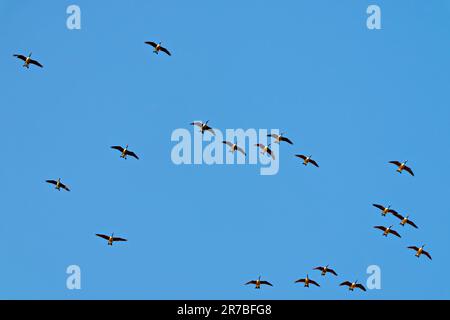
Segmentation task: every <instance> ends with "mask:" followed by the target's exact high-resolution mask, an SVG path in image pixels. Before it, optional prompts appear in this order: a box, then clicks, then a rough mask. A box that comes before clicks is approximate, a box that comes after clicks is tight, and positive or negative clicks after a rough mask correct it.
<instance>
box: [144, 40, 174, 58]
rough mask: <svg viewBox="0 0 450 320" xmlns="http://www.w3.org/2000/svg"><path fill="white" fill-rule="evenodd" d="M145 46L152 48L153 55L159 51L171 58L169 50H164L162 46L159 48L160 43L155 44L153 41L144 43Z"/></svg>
mask: <svg viewBox="0 0 450 320" xmlns="http://www.w3.org/2000/svg"><path fill="white" fill-rule="evenodd" d="M145 43H146V44H148V45H150V46H152V47H153V53H156V54H158V53H159V52H160V51H162V52H164V53H165V54H167V55H169V56H171V55H172V54H171V53H170V52H169V50H167V49H166V48H164V47H163V46H161V42H159V43H156V42H153V41H146V42H145Z"/></svg>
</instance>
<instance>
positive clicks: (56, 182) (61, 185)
mask: <svg viewBox="0 0 450 320" xmlns="http://www.w3.org/2000/svg"><path fill="white" fill-rule="evenodd" d="M45 182H47V183H50V184H53V185H55V189H57V190H58V191H61V188H63V189H64V190H66V191H70V189H69V187H68V186H66V185H65V184H64V183H62V182H61V179H60V178H58V180H45Z"/></svg>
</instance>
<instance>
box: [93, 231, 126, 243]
mask: <svg viewBox="0 0 450 320" xmlns="http://www.w3.org/2000/svg"><path fill="white" fill-rule="evenodd" d="M95 235H96V236H97V237H100V238H103V239H105V240H108V245H109V246H112V245H113V242H115V241H128V240H127V239H124V238H119V237H114V233H113V234H112V235H110V236H107V235H104V234H100V233H96V234H95Z"/></svg>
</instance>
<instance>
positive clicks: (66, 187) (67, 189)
mask: <svg viewBox="0 0 450 320" xmlns="http://www.w3.org/2000/svg"><path fill="white" fill-rule="evenodd" d="M59 185H60V187H61V188H63V189H64V190H66V191H70V189H69V187H68V186H66V185H65V184H64V183H60V184H59Z"/></svg>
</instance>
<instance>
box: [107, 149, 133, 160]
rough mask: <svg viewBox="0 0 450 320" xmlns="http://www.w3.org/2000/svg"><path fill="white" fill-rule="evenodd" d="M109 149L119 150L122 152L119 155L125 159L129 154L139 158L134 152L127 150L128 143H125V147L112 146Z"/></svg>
mask: <svg viewBox="0 0 450 320" xmlns="http://www.w3.org/2000/svg"><path fill="white" fill-rule="evenodd" d="M111 149H116V150H119V151H120V152H121V153H122V154H121V155H120V157H121V158H124V159H126V158H127V156H130V157H133V158H136V159H138V160H139V157H138V156H137V155H136V154H135V153H134V152H132V151H130V150H128V145H126V146H125V148H122V147H121V146H112V147H111Z"/></svg>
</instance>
